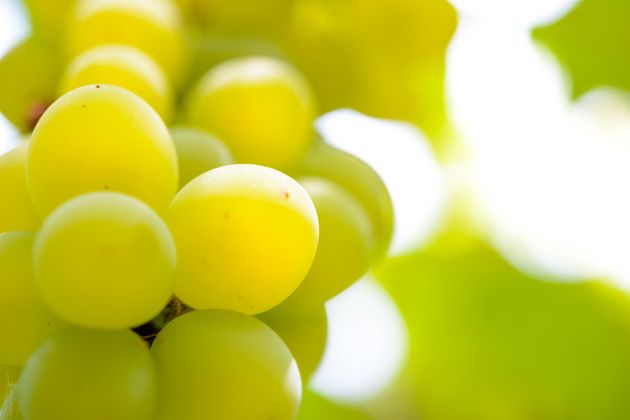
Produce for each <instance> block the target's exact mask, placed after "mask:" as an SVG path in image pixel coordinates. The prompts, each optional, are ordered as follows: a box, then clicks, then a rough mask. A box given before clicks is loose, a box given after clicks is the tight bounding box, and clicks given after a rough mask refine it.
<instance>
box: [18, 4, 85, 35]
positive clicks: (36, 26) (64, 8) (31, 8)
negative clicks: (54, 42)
mask: <svg viewBox="0 0 630 420" xmlns="http://www.w3.org/2000/svg"><path fill="white" fill-rule="evenodd" d="M75 3H76V0H55V1H50V0H24V4H25V5H26V7H27V8H28V12H29V15H30V17H31V22H32V28H33V31H34V32H35V33H41V34H42V35H43V36H48V37H58V36H59V34H60V33H61V31H62V30H63V28H64V25H65V23H66V18H67V16H68V13H69V12H70V11H71V10H72V7H73V6H74V4H75Z"/></svg>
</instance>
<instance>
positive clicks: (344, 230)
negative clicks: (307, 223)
mask: <svg viewBox="0 0 630 420" xmlns="http://www.w3.org/2000/svg"><path fill="white" fill-rule="evenodd" d="M298 181H299V182H300V184H301V185H302V186H303V187H304V189H306V192H308V194H309V196H310V197H311V199H312V200H313V203H314V204H315V209H316V210H317V217H318V220H319V232H320V233H319V244H318V246H317V253H316V254H315V259H314V260H313V265H312V266H311V269H310V271H309V272H308V275H307V276H306V278H305V279H304V281H303V282H302V284H301V285H300V287H299V288H298V289H297V290H296V292H295V293H294V294H293V295H292V296H291V300H292V301H293V302H294V303H298V304H299V305H301V306H302V305H309V304H318V303H320V304H321V303H324V302H325V301H326V300H328V299H330V298H331V297H333V296H335V295H337V294H339V293H340V292H342V291H343V290H345V289H346V288H347V287H348V286H350V285H351V284H352V283H354V282H355V281H356V280H358V279H359V278H360V277H361V276H363V275H364V274H365V273H366V272H367V271H368V269H369V268H370V264H371V263H372V253H373V249H374V233H373V231H372V224H371V221H370V217H369V215H368V214H367V212H366V211H365V208H364V207H363V206H362V205H361V203H359V201H358V200H357V199H356V198H355V197H353V196H352V194H350V192H349V191H347V190H345V189H344V188H342V187H339V186H338V185H336V184H335V183H333V182H330V181H327V180H325V179H323V178H316V177H309V178H302V179H298Z"/></svg>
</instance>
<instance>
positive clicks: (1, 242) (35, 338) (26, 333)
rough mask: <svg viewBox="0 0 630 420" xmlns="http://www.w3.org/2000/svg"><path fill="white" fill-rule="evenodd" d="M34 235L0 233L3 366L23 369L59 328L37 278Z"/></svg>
mask: <svg viewBox="0 0 630 420" xmlns="http://www.w3.org/2000/svg"><path fill="white" fill-rule="evenodd" d="M32 248H33V236H32V234H30V233H26V232H10V233H3V234H0V337H2V338H1V339H0V364H2V365H9V366H21V365H23V364H24V363H25V362H26V359H27V358H28V356H29V355H30V354H31V353H32V352H33V350H34V349H35V347H37V345H39V343H41V342H42V341H43V340H44V339H45V338H46V337H48V335H50V334H51V333H52V332H53V331H54V330H55V329H56V328H57V327H58V325H59V321H58V320H57V319H56V317H55V316H54V315H53V314H52V313H51V312H50V311H49V310H48V309H47V308H46V307H45V306H44V303H43V302H42V301H41V299H40V297H39V295H38V293H37V290H36V289H35V281H34V278H33V264H32Z"/></svg>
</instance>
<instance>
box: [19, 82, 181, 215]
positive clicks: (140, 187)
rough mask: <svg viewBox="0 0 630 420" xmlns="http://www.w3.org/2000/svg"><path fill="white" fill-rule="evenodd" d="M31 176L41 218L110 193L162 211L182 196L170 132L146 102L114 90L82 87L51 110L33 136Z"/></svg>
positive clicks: (104, 86)
mask: <svg viewBox="0 0 630 420" xmlns="http://www.w3.org/2000/svg"><path fill="white" fill-rule="evenodd" d="M26 172H27V182H28V188H29V192H30V195H31V199H32V200H33V205H34V206H35V210H36V211H37V212H38V213H39V214H41V215H42V216H45V215H47V214H49V213H50V212H51V211H52V210H53V209H54V208H55V207H57V206H58V205H60V204H61V203H63V202H64V201H66V200H68V199H70V198H72V197H74V196H76V195H79V194H82V193H85V192H91V191H104V190H112V191H119V192H123V193H126V194H129V195H132V196H135V197H137V198H139V199H141V200H143V201H145V202H146V203H147V204H149V205H150V206H151V207H153V208H154V209H155V210H156V211H158V212H163V211H165V209H166V208H167V207H168V203H169V202H170V200H171V199H172V197H173V195H174V194H175V191H176V190H177V157H176V154H175V147H174V146H173V142H172V140H171V137H170V134H169V132H168V129H167V128H166V126H165V125H164V123H163V122H162V120H161V119H160V117H159V115H158V114H157V113H156V112H155V111H154V110H153V109H152V108H151V107H150V106H149V105H147V103H146V102H144V101H143V100H142V99H141V98H140V97H139V96H137V95H135V94H133V93H131V92H129V91H127V90H125V89H123V88H120V87H117V86H110V85H90V86H84V87H80V88H78V89H75V90H73V91H71V92H68V93H67V94H65V95H64V96H62V97H61V98H59V99H58V100H57V101H56V102H55V103H54V104H53V105H52V106H51V107H50V108H48V110H47V111H46V112H45V113H44V115H43V116H42V119H41V120H40V122H39V124H38V125H37V128H36V130H35V131H34V132H33V135H32V137H31V145H30V147H29V152H28V157H27V162H26Z"/></svg>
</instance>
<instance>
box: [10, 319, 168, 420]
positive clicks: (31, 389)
mask: <svg viewBox="0 0 630 420" xmlns="http://www.w3.org/2000/svg"><path fill="white" fill-rule="evenodd" d="M156 379H157V378H156V375H155V368H154V365H153V361H152V360H151V355H150V353H149V350H148V348H147V347H146V344H145V343H144V342H143V341H142V339H140V337H138V336H137V335H135V334H134V333H132V332H131V331H129V330H120V331H92V330H84V329H80V328H74V327H67V328H62V329H60V330H59V331H58V332H57V333H55V334H53V335H52V336H51V337H50V338H48V339H47V340H46V341H45V342H44V343H42V345H41V346H40V347H39V348H38V349H37V350H36V351H35V353H33V355H32V356H31V358H30V359H29V361H28V363H27V364H26V366H25V367H24V370H23V371H22V374H21V376H20V379H19V381H18V384H17V387H16V389H17V400H18V405H19V408H20V411H21V412H22V413H23V414H24V417H25V418H26V419H28V420H87V419H89V420H150V419H152V418H153V413H154V411H155V404H156V394H157V380H156Z"/></svg>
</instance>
